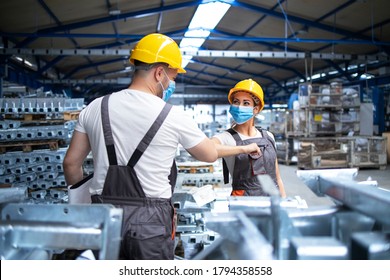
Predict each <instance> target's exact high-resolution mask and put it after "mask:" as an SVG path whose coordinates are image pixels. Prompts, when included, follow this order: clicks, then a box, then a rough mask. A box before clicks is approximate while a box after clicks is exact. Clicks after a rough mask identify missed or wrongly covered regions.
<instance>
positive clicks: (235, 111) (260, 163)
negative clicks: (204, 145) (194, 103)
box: [212, 79, 286, 197]
mask: <svg viewBox="0 0 390 280" xmlns="http://www.w3.org/2000/svg"><path fill="white" fill-rule="evenodd" d="M228 100H229V103H230V104H231V106H230V109H229V113H230V114H231V115H232V117H233V120H234V122H233V125H232V127H231V128H230V129H228V130H227V131H225V132H223V133H220V134H217V135H215V136H214V137H213V138H212V140H213V141H214V142H215V143H216V144H218V145H219V144H223V145H232V146H242V145H248V144H251V143H256V144H257V145H258V146H259V148H260V152H258V153H251V154H245V153H242V154H234V153H233V152H232V149H225V148H224V146H218V147H219V148H218V157H222V158H223V161H224V178H225V183H228V177H229V173H230V175H231V177H232V188H233V190H232V193H231V195H234V196H268V195H269V193H268V192H267V191H265V190H264V189H263V187H262V186H261V184H260V182H259V181H258V180H257V175H262V174H268V175H269V176H270V177H271V178H272V179H273V181H274V183H275V187H276V188H277V189H278V190H279V192H280V195H281V196H282V197H286V193H285V190H284V185H283V181H282V179H281V177H280V172H279V165H278V161H277V158H276V148H275V139H274V136H273V135H272V133H270V132H269V131H266V130H265V129H257V128H256V127H255V119H254V118H255V116H256V115H257V114H258V113H260V112H261V110H262V109H263V107H264V93H263V90H262V88H261V87H260V85H259V84H258V83H256V82H255V81H254V80H252V79H246V80H242V81H240V82H238V83H237V84H236V85H235V86H234V88H232V89H231V90H230V91H229V94H228ZM228 172H229V173H228Z"/></svg>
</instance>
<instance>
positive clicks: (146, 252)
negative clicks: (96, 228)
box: [122, 224, 170, 260]
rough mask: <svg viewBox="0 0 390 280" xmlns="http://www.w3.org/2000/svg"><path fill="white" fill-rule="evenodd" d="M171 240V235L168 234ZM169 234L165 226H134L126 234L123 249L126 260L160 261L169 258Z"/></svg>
mask: <svg viewBox="0 0 390 280" xmlns="http://www.w3.org/2000/svg"><path fill="white" fill-rule="evenodd" d="M168 238H169V239H170V234H168ZM166 239H167V232H166V229H165V226H163V225H153V224H132V225H131V226H130V229H129V230H128V231H127V233H126V234H125V237H124V240H123V244H122V246H123V247H122V249H123V251H124V252H125V255H126V256H125V258H126V259H135V260H160V259H166V258H167V256H166V255H167V252H166V251H167V250H166V248H165V247H166V246H165V244H166Z"/></svg>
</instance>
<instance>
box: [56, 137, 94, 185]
mask: <svg viewBox="0 0 390 280" xmlns="http://www.w3.org/2000/svg"><path fill="white" fill-rule="evenodd" d="M90 151H91V147H90V144H89V139H88V135H87V134H86V133H82V132H78V131H77V130H75V131H74V132H73V136H72V140H71V142H70V145H69V148H68V150H67V152H66V155H65V158H64V162H63V164H62V165H63V168H64V175H65V181H66V183H67V184H68V185H73V184H75V183H77V182H79V181H80V180H82V179H83V163H84V160H85V158H86V157H87V155H88V153H89V152H90Z"/></svg>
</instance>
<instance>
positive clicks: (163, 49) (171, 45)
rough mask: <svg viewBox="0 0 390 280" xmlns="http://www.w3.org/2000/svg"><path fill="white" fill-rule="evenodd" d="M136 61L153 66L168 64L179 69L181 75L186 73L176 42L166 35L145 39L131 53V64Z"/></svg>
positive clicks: (154, 35) (152, 35) (156, 35)
mask: <svg viewBox="0 0 390 280" xmlns="http://www.w3.org/2000/svg"><path fill="white" fill-rule="evenodd" d="M134 60H139V61H141V62H144V63H147V64H152V63H157V62H163V63H167V64H168V65H169V67H170V68H174V69H178V72H179V73H186V70H184V69H183V68H182V67H181V61H182V57H181V52H180V49H179V46H178V45H177V44H176V42H175V41H174V40H172V39H171V38H169V37H168V36H166V35H163V34H159V33H152V34H149V35H146V36H145V37H143V38H142V39H141V40H140V41H139V42H138V43H137V45H136V46H135V47H134V49H133V50H132V51H131V55H130V63H131V64H134Z"/></svg>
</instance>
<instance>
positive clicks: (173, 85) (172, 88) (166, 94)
mask: <svg viewBox="0 0 390 280" xmlns="http://www.w3.org/2000/svg"><path fill="white" fill-rule="evenodd" d="M175 89H176V83H175V81H172V80H169V85H168V88H167V89H166V90H164V91H163V98H162V99H163V100H164V101H165V102H167V101H168V99H169V98H170V97H171V95H172V94H173V93H174V91H175Z"/></svg>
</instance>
